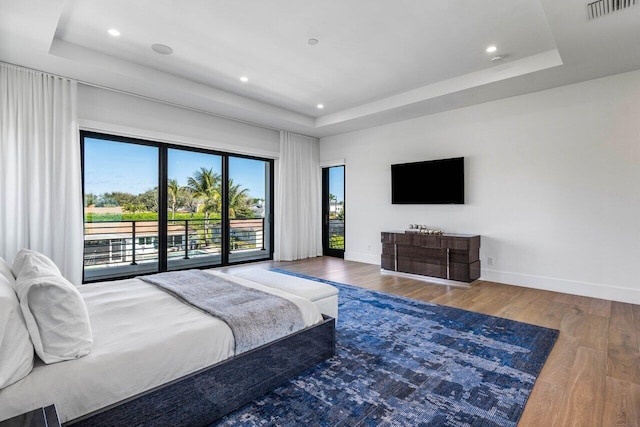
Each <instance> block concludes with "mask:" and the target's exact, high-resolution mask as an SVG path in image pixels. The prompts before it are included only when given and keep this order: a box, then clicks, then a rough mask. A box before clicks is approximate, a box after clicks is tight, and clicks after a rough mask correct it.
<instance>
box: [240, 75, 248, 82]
mask: <svg viewBox="0 0 640 427" xmlns="http://www.w3.org/2000/svg"><path fill="white" fill-rule="evenodd" d="M240 81H241V82H242V83H246V82H248V81H249V77H247V76H242V77H240Z"/></svg>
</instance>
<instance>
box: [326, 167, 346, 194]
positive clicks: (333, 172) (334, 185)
mask: <svg viewBox="0 0 640 427" xmlns="http://www.w3.org/2000/svg"><path fill="white" fill-rule="evenodd" d="M329 193H330V194H333V195H334V196H336V201H337V202H343V201H344V166H336V167H332V168H329Z"/></svg>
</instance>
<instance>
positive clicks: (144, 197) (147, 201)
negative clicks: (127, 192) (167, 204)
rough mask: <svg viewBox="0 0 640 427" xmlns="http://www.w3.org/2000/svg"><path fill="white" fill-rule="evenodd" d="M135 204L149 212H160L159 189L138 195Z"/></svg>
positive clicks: (155, 188)
mask: <svg viewBox="0 0 640 427" xmlns="http://www.w3.org/2000/svg"><path fill="white" fill-rule="evenodd" d="M133 203H135V204H139V205H143V206H144V207H145V209H144V210H146V211H147V212H158V187H154V188H152V189H150V190H147V191H145V192H144V193H140V194H138V196H137V197H136V198H135V201H134V202H133Z"/></svg>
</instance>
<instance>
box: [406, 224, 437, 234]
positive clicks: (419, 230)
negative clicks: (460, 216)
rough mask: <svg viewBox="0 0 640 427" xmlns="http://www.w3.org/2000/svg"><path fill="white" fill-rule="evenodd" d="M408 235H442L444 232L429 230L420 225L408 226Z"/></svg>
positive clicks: (434, 229)
mask: <svg viewBox="0 0 640 427" xmlns="http://www.w3.org/2000/svg"><path fill="white" fill-rule="evenodd" d="M408 231H409V232H410V233H423V234H442V233H444V231H442V230H440V229H438V228H429V227H427V226H426V225H421V224H409V230H408Z"/></svg>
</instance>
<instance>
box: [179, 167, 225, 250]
mask: <svg viewBox="0 0 640 427" xmlns="http://www.w3.org/2000/svg"><path fill="white" fill-rule="evenodd" d="M187 187H188V188H189V189H190V190H191V192H192V194H193V196H194V197H195V198H198V199H200V201H201V204H200V205H199V206H198V211H199V212H203V213H204V239H205V244H208V232H207V228H208V225H209V214H210V213H220V201H221V194H220V175H219V174H217V173H214V172H213V168H212V169H207V168H204V167H201V168H200V170H199V171H196V172H194V174H193V177H189V179H188V180H187Z"/></svg>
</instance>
